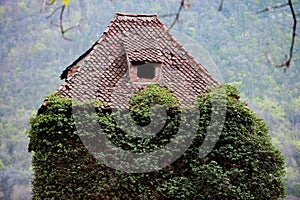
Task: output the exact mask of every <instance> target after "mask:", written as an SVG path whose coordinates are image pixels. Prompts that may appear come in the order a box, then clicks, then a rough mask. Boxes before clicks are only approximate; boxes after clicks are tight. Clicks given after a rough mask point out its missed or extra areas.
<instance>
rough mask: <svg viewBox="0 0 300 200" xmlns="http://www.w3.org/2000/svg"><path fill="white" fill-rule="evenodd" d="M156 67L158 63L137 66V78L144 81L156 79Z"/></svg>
mask: <svg viewBox="0 0 300 200" xmlns="http://www.w3.org/2000/svg"><path fill="white" fill-rule="evenodd" d="M155 65H157V63H145V64H142V65H135V66H134V67H136V68H137V77H138V78H142V79H153V78H154V77H155Z"/></svg>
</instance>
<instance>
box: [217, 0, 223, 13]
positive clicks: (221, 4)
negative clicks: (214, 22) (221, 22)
mask: <svg viewBox="0 0 300 200" xmlns="http://www.w3.org/2000/svg"><path fill="white" fill-rule="evenodd" d="M223 3H224V0H221V2H220V5H219V9H218V11H219V12H220V11H222V9H223Z"/></svg>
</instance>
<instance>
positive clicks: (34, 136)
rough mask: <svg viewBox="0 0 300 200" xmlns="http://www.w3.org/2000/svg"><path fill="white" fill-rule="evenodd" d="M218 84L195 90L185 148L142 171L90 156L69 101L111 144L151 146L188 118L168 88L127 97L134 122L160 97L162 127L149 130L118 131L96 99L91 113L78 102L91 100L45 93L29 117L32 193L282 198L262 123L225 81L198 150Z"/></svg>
mask: <svg viewBox="0 0 300 200" xmlns="http://www.w3.org/2000/svg"><path fill="white" fill-rule="evenodd" d="M219 89H220V88H216V89H212V91H211V92H209V93H207V94H202V95H199V97H198V98H197V99H198V100H197V102H198V104H199V111H200V118H199V129H198V131H197V135H196V137H195V139H194V141H193V143H192V144H191V146H190V147H189V149H188V150H187V151H186V152H185V153H184V154H183V155H182V156H181V157H180V158H179V159H177V160H176V161H175V162H173V163H172V164H170V165H168V166H167V167H165V168H163V169H160V170H157V171H152V172H148V173H124V172H120V171H118V170H115V169H112V168H109V167H107V166H106V165H105V164H104V163H103V162H102V161H101V159H96V158H95V156H94V155H93V154H91V153H90V152H89V151H88V149H87V147H86V146H85V145H84V144H83V143H82V141H81V140H80V137H79V136H78V132H77V131H76V126H75V125H76V124H75V123H74V118H73V117H74V116H73V111H72V109H74V108H76V109H82V112H81V113H82V115H84V116H86V118H84V119H87V120H96V121H97V122H99V126H100V127H101V129H103V130H104V132H105V133H106V134H107V137H108V138H109V139H110V140H111V141H112V142H113V143H114V144H115V145H116V146H118V147H120V148H122V149H124V150H126V151H132V152H151V151H154V150H156V149H159V148H162V147H163V146H164V145H165V144H167V143H168V142H170V140H171V138H173V137H174V135H175V134H176V131H177V129H178V126H179V124H180V123H183V122H184V123H190V122H189V121H188V120H184V119H182V118H181V117H180V116H181V113H182V112H184V111H183V110H182V108H181V107H180V106H179V102H178V100H177V99H176V98H174V97H173V96H172V93H171V91H170V90H168V89H167V88H161V87H159V86H157V85H150V86H149V87H147V88H146V89H144V90H141V91H140V92H138V93H137V94H134V95H132V97H131V100H130V103H131V111H130V112H129V115H130V116H131V117H133V118H134V119H135V120H140V121H138V122H137V123H140V124H141V125H146V124H147V123H150V121H149V118H151V116H150V114H149V109H150V107H151V106H153V105H155V104H161V105H163V106H164V108H165V109H166V111H167V112H166V114H167V117H166V118H167V120H166V123H165V125H164V127H163V129H162V130H161V131H159V132H158V133H157V134H156V135H155V136H153V137H149V138H136V137H133V136H131V135H130V134H128V133H125V132H123V131H122V129H121V128H120V127H119V126H118V124H117V123H115V122H114V120H113V119H114V117H113V115H114V114H115V113H114V112H111V110H107V109H103V108H102V107H101V104H100V103H97V105H98V106H97V107H96V109H94V110H93V111H95V112H94V113H96V114H94V115H92V114H91V113H87V112H85V111H86V110H88V109H84V108H86V107H90V105H92V107H95V106H94V105H95V104H94V103H93V104H91V102H89V103H88V104H86V103H85V104H81V103H74V101H72V100H71V99H67V98H59V97H57V96H54V95H51V96H49V97H48V99H47V105H46V106H44V107H43V108H42V109H41V110H40V113H39V114H38V115H36V116H34V117H32V118H31V121H30V124H31V129H30V131H29V137H30V144H29V148H30V150H31V151H33V152H34V154H33V161H32V162H33V168H34V179H33V181H32V183H33V199H278V198H283V197H284V196H285V191H284V186H283V176H284V160H283V157H282V155H281V153H280V152H279V151H277V150H276V149H275V148H274V147H273V145H272V144H271V138H270V137H269V135H268V129H267V127H266V125H265V123H264V122H263V121H262V120H261V119H259V118H258V116H256V115H255V114H254V113H253V112H251V111H250V110H249V109H248V108H247V106H246V105H245V104H244V103H242V102H240V101H239V96H238V91H237V90H236V89H235V88H234V87H232V86H222V89H225V90H226V94H227V95H226V99H225V100H226V105H227V112H226V120H225V124H224V128H223V132H222V134H221V136H220V138H219V140H218V142H217V143H216V145H215V146H214V148H213V149H212V151H211V152H210V153H209V154H208V155H207V156H205V157H204V158H199V157H198V152H199V149H200V148H201V143H202V142H203V140H204V138H205V136H206V130H207V127H208V124H209V123H208V122H209V121H210V114H211V112H212V111H211V108H212V105H211V99H212V96H213V95H218V90H219ZM157 117H158V116H157ZM87 130H89V129H87ZM89 134H90V133H89ZM91 137H96V136H94V135H93V134H91ZM123 164H124V163H123Z"/></svg>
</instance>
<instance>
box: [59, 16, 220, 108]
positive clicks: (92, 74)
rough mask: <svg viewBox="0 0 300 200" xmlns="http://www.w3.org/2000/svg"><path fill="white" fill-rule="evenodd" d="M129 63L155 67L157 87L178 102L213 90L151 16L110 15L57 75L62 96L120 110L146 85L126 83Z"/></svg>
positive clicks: (195, 64) (205, 75) (200, 70)
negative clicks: (157, 68) (61, 81)
mask: <svg viewBox="0 0 300 200" xmlns="http://www.w3.org/2000/svg"><path fill="white" fill-rule="evenodd" d="M132 61H143V62H145V61H146V62H155V63H161V65H162V73H161V78H160V81H159V83H158V84H160V85H167V86H168V87H169V88H170V89H171V90H172V91H173V93H174V95H175V96H176V97H177V98H179V100H181V102H182V103H189V102H190V99H191V98H194V97H195V96H196V95H197V94H199V93H205V92H207V86H209V85H213V86H215V85H218V82H217V81H216V80H215V79H214V78H213V77H212V76H211V75H210V74H209V73H208V71H207V70H206V69H205V68H204V67H203V66H202V65H201V64H200V63H199V62H198V61H196V60H195V58H194V57H193V56H192V55H190V54H189V53H188V52H187V51H186V50H185V49H184V48H183V46H182V45H181V44H180V43H179V42H178V41H177V40H176V39H175V38H174V37H173V36H172V35H171V34H170V32H169V31H168V29H167V27H166V26H165V25H164V24H163V23H162V22H161V21H160V20H159V19H158V18H157V15H152V14H151V15H147V14H138V15H137V14H123V13H116V15H115V17H114V18H113V19H112V21H111V22H110V24H109V25H108V27H107V29H106V30H105V31H104V33H103V35H102V37H101V38H100V39H99V40H98V41H97V42H96V43H95V44H94V45H93V46H92V47H91V48H90V49H89V50H88V51H86V52H85V53H84V54H83V55H82V56H80V57H79V58H78V59H77V60H76V61H75V62H74V63H73V64H71V65H70V66H68V67H67V68H66V69H65V70H64V71H63V73H62V75H61V78H62V79H65V83H64V84H63V85H62V86H61V87H60V88H59V89H58V90H57V92H59V94H60V95H61V96H62V97H71V98H77V99H78V100H80V101H85V100H89V99H98V100H100V101H102V102H103V103H105V104H107V105H110V106H113V105H112V104H116V103H117V104H118V105H126V104H128V98H129V96H130V95H131V94H132V93H135V92H137V91H138V90H140V89H141V88H144V87H146V86H147V84H142V83H140V84H136V83H132V82H131V81H130V79H128V76H129V72H128V63H129V62H132Z"/></svg>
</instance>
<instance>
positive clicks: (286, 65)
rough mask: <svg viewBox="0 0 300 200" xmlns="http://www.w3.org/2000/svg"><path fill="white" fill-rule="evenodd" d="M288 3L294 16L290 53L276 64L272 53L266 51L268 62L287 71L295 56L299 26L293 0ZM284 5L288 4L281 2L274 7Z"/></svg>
mask: <svg viewBox="0 0 300 200" xmlns="http://www.w3.org/2000/svg"><path fill="white" fill-rule="evenodd" d="M287 5H288V6H289V7H290V10H291V13H292V16H293V31H292V41H291V45H290V51H289V55H285V57H286V58H285V59H286V60H285V61H284V62H282V63H281V64H275V63H274V62H273V61H272V59H271V56H270V54H269V53H266V57H267V60H268V63H270V64H272V65H274V66H275V67H281V68H285V70H284V71H286V69H287V68H289V67H290V64H291V61H292V58H293V51H294V45H295V38H296V28H297V18H296V13H295V10H294V7H293V2H292V0H288V3H287ZM284 6H286V4H281V5H278V6H274V7H272V8H274V9H276V8H282V7H284ZM264 10H266V9H264ZM267 11H268V10H267ZM264 12H265V11H264Z"/></svg>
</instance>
